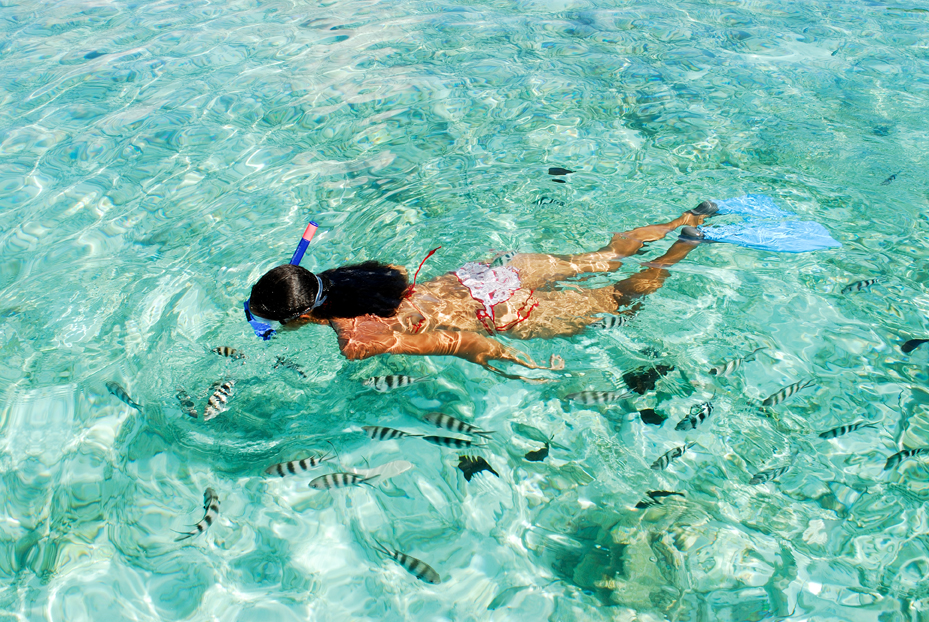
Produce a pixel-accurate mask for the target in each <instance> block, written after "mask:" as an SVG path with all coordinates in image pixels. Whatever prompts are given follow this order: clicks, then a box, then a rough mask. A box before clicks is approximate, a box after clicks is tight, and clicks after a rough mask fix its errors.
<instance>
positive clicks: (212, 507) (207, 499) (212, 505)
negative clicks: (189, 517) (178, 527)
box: [174, 488, 219, 542]
mask: <svg viewBox="0 0 929 622" xmlns="http://www.w3.org/2000/svg"><path fill="white" fill-rule="evenodd" d="M203 509H204V510H205V512H206V513H205V514H204V515H203V518H202V519H201V520H200V522H199V523H197V524H196V525H195V526H194V530H193V531H188V532H185V533H181V535H180V536H179V537H177V538H175V539H174V541H175V542H180V541H181V540H186V539H187V538H193V537H194V536H199V535H200V534H201V533H203V532H204V531H206V529H207V527H209V526H210V525H212V524H213V521H215V520H216V517H217V516H219V495H217V494H216V491H215V490H213V489H212V488H207V489H206V490H205V491H203ZM178 533H180V532H178Z"/></svg>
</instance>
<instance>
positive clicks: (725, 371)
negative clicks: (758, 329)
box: [710, 348, 764, 378]
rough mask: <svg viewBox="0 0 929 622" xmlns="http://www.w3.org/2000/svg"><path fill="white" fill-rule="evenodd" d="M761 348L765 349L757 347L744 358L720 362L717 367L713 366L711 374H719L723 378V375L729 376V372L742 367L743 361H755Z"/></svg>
mask: <svg viewBox="0 0 929 622" xmlns="http://www.w3.org/2000/svg"><path fill="white" fill-rule="evenodd" d="M761 350H764V348H756V349H755V350H753V351H751V352H750V353H749V354H748V355H747V356H744V357H742V358H737V359H733V360H731V361H726V362H725V363H720V364H719V365H717V366H716V367H713V368H712V369H710V375H711V376H719V377H720V378H722V377H723V376H728V375H729V374H731V373H732V372H734V371H735V370H737V369H738V368H739V367H741V366H742V363H744V362H746V361H754V360H755V354H757V353H758V352H759V351H761Z"/></svg>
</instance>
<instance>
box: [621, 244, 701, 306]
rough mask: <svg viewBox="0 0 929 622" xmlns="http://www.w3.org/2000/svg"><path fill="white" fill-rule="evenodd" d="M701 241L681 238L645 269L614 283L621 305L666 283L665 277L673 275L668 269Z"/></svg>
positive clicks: (654, 290)
mask: <svg viewBox="0 0 929 622" xmlns="http://www.w3.org/2000/svg"><path fill="white" fill-rule="evenodd" d="M698 244H699V241H695V240H685V239H680V240H678V241H677V242H675V243H674V244H672V245H671V248H669V249H668V251H667V252H666V253H665V254H664V255H662V256H661V257H659V258H657V259H655V260H653V261H649V262H648V263H645V264H643V265H644V266H646V267H645V269H644V270H642V271H640V272H637V273H635V274H633V275H632V276H630V277H629V278H627V279H623V280H622V281H620V282H619V283H617V284H616V285H613V291H614V292H615V293H614V296H615V297H616V302H617V304H618V306H619V307H622V306H625V305H628V304H629V303H630V302H632V301H634V300H635V299H636V298H641V297H642V296H648V295H649V294H652V293H654V292H656V291H658V289H659V288H660V287H661V286H662V285H663V284H664V282H665V279H667V278H668V277H669V276H671V273H670V272H669V271H668V270H667V268H668V266H673V265H674V264H676V263H677V262H679V261H680V260H682V259H683V258H684V257H686V256H687V253H689V252H690V251H692V250H693V249H695V248H696V247H697V245H698Z"/></svg>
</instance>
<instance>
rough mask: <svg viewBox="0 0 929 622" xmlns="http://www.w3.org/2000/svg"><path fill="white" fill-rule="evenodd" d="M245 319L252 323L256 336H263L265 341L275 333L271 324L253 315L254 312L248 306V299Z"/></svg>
mask: <svg viewBox="0 0 929 622" xmlns="http://www.w3.org/2000/svg"><path fill="white" fill-rule="evenodd" d="M245 319H246V320H248V323H249V324H251V325H252V330H254V331H255V335H256V336H258V337H261V338H262V339H264V340H265V341H268V340H269V339H271V335H273V334H274V332H275V331H274V329H273V328H271V325H270V324H265V323H264V322H259V321H258V320H256V319H255V318H254V317H253V316H252V312H251V310H250V309H249V308H248V300H246V301H245Z"/></svg>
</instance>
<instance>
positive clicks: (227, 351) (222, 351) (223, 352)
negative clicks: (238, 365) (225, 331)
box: [210, 346, 245, 360]
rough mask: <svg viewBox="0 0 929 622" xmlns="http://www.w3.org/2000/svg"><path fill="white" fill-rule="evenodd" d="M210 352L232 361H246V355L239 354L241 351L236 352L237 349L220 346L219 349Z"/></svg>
mask: <svg viewBox="0 0 929 622" xmlns="http://www.w3.org/2000/svg"><path fill="white" fill-rule="evenodd" d="M210 352H215V353H216V354H218V355H220V356H225V357H227V358H231V359H237V360H238V359H244V358H245V354H244V353H242V352H239V351H238V350H236V349H235V348H230V347H229V346H219V347H217V348H213V349H212V350H210Z"/></svg>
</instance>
